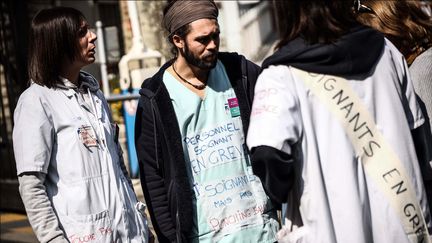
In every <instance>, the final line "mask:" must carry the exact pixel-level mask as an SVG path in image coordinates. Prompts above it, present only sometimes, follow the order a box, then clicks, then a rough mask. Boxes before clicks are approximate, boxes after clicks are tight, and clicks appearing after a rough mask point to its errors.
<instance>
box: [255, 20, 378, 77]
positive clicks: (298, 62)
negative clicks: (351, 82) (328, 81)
mask: <svg viewBox="0 0 432 243" xmlns="http://www.w3.org/2000/svg"><path fill="white" fill-rule="evenodd" d="M383 47H384V36H383V35H382V34H381V33H379V32H377V31H375V30H373V29H371V28H368V27H366V26H363V25H357V26H355V27H354V28H352V29H351V30H350V32H349V33H347V34H345V35H344V36H342V37H341V38H340V39H339V40H338V41H336V42H335V43H331V44H319V43H318V44H312V45H310V44H307V43H306V42H305V40H304V39H303V38H301V37H299V38H296V39H294V40H293V41H290V42H289V43H288V44H286V45H285V46H283V47H282V48H280V49H279V50H278V51H276V52H275V53H274V54H273V55H271V56H270V57H269V58H267V59H266V60H264V62H263V65H262V69H264V68H267V67H268V66H270V65H281V64H282V65H290V66H293V67H296V68H299V69H301V70H305V71H308V72H314V73H322V74H330V75H355V74H362V73H367V72H369V71H370V70H371V69H372V68H373V67H374V65H375V63H376V62H377V61H378V58H379V57H380V56H381V54H382V50H383Z"/></svg>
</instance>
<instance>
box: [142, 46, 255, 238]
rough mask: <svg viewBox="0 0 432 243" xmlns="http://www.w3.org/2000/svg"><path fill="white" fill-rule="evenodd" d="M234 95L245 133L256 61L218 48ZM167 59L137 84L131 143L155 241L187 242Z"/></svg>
mask: <svg viewBox="0 0 432 243" xmlns="http://www.w3.org/2000/svg"><path fill="white" fill-rule="evenodd" d="M218 59H219V60H220V61H221V62H222V63H223V64H224V66H225V69H226V72H227V74H228V77H229V79H230V81H231V85H232V87H233V89H234V92H235V94H236V96H237V99H238V102H239V107H240V111H241V112H240V113H241V118H242V123H243V129H244V134H247V128H248V125H249V116H250V110H251V103H252V98H253V88H254V85H255V82H256V78H257V76H258V72H259V67H258V66H256V65H255V64H253V63H252V62H249V61H247V60H246V59H245V58H244V57H243V56H240V55H238V54H236V53H219V55H218ZM172 62H173V60H171V61H169V62H168V63H166V64H165V65H164V66H163V67H162V68H161V69H160V70H159V72H158V73H156V74H155V75H154V76H153V77H152V78H150V79H148V80H145V81H144V83H143V85H142V89H141V90H140V94H141V98H140V100H139V104H138V109H137V116H136V121H135V145H136V151H137V155H138V161H139V167H140V178H141V185H142V188H143V192H144V196H145V199H146V203H147V206H148V209H149V212H150V217H151V220H152V223H153V227H154V230H155V232H156V234H157V237H158V240H159V242H161V243H163V242H187V240H186V238H185V236H186V235H187V234H188V233H190V232H191V231H192V222H193V215H194V212H193V209H192V208H193V206H192V202H193V191H192V186H191V185H190V183H189V181H190V180H189V178H188V176H187V172H186V171H187V168H186V162H185V159H184V154H183V147H182V139H181V134H180V130H179V125H178V121H177V118H176V114H175V111H174V107H173V105H172V103H171V99H170V96H169V93H168V90H167V89H166V87H165V85H164V83H163V81H162V77H163V74H164V72H165V70H166V69H167V68H168V67H169V66H170V65H171V64H172Z"/></svg>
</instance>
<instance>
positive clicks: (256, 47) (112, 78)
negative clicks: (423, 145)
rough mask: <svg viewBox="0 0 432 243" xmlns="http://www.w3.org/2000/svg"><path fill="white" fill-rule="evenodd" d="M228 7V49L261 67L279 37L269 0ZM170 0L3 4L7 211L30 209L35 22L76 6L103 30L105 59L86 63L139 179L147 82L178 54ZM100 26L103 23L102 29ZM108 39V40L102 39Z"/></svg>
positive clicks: (1, 90) (1, 126)
mask: <svg viewBox="0 0 432 243" xmlns="http://www.w3.org/2000/svg"><path fill="white" fill-rule="evenodd" d="M216 2H217V5H218V7H219V9H220V13H219V24H220V27H221V47H220V50H221V51H235V52H239V53H241V54H243V55H245V56H246V57H247V58H248V59H250V60H252V61H255V62H257V63H258V64H259V63H261V61H262V60H263V59H264V57H265V56H266V55H268V53H270V52H271V49H272V48H271V47H272V45H273V42H274V40H275V38H276V36H275V28H274V21H273V13H272V9H271V6H270V4H269V1H263V0H249V1H239V0H237V1H234V0H233V1H216ZM164 5H165V1H163V0H158V1H121V0H79V1H78V0H75V1H74V0H2V1H0V106H1V110H0V210H2V211H5V210H13V211H21V212H23V205H22V202H21V199H20V197H19V194H18V181H17V177H16V168H15V161H14V156H13V149H12V143H13V141H12V129H13V111H14V109H15V106H16V103H17V101H18V98H19V96H20V94H21V93H22V91H23V90H24V89H25V88H26V87H28V84H29V82H28V76H27V64H26V62H27V51H28V50H27V44H28V29H29V25H30V22H31V19H32V18H33V16H35V14H36V13H37V12H38V11H39V10H41V9H44V8H49V7H54V6H68V7H73V8H76V9H78V10H80V11H81V12H83V13H84V15H85V16H86V18H87V20H88V22H89V24H90V26H92V27H93V28H94V32H95V33H97V34H98V38H99V41H98V42H97V43H96V44H97V59H96V62H95V63H94V64H92V65H89V66H87V67H86V68H85V70H86V71H88V72H90V73H92V74H93V75H94V76H95V77H96V78H97V79H98V80H99V81H100V84H101V87H102V90H103V91H104V93H105V95H106V96H107V98H108V100H109V102H110V104H111V108H112V111H113V114H114V119H115V120H116V122H118V123H119V124H120V125H121V131H122V132H123V133H122V134H123V136H121V142H122V146H123V149H124V152H125V155H126V156H125V157H126V162H127V164H128V167H129V170H130V172H131V174H132V176H133V177H138V175H137V171H138V168H137V166H138V165H137V164H136V155H135V150H134V147H133V141H132V140H133V136H131V135H132V134H133V121H134V113H135V110H134V109H135V107H136V97H137V96H138V94H137V92H138V89H139V87H140V85H141V83H142V82H143V80H144V79H145V78H147V77H149V76H151V75H152V74H154V73H155V71H156V70H157V69H158V68H159V67H160V65H161V64H162V63H163V62H164V61H165V60H169V59H171V58H172V54H171V53H170V51H169V49H170V46H169V43H168V42H167V40H166V39H167V38H166V33H165V32H164V30H163V28H162V27H161V22H162V9H163V7H164ZM97 27H99V28H97ZM101 40H102V41H101Z"/></svg>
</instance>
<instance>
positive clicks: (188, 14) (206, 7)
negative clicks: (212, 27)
mask: <svg viewBox="0 0 432 243" xmlns="http://www.w3.org/2000/svg"><path fill="white" fill-rule="evenodd" d="M218 14H219V11H218V8H217V6H216V4H215V3H214V2H213V0H195V1H183V0H178V1H175V2H174V3H173V4H172V5H171V7H170V8H169V9H168V11H167V12H166V13H165V15H164V17H163V24H164V26H165V29H166V30H168V32H169V33H170V35H171V34H172V33H174V32H175V31H176V30H178V29H179V28H180V27H182V26H184V25H187V24H189V23H191V22H193V21H195V20H198V19H217V17H218Z"/></svg>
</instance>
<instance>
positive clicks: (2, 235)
mask: <svg viewBox="0 0 432 243" xmlns="http://www.w3.org/2000/svg"><path fill="white" fill-rule="evenodd" d="M0 242H2V243H12V242H14V243H33V242H35V243H36V242H38V241H37V239H36V236H35V235H34V233H33V230H32V228H31V226H30V223H29V222H28V220H27V216H26V215H25V214H19V213H6V212H0Z"/></svg>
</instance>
